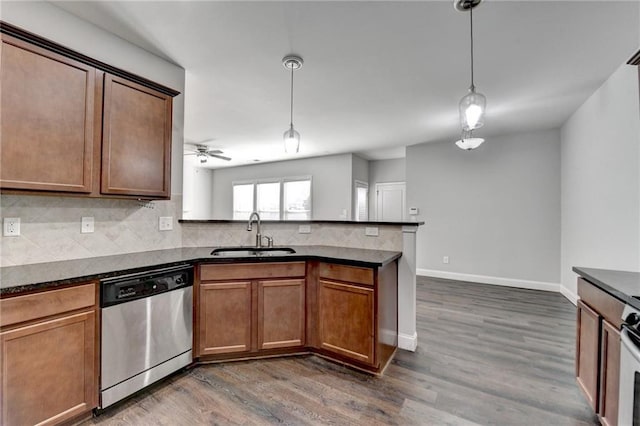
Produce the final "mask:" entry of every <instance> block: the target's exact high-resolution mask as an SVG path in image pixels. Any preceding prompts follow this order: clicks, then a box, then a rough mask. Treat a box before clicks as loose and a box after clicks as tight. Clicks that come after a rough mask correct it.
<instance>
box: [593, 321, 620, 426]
mask: <svg viewBox="0 0 640 426" xmlns="http://www.w3.org/2000/svg"><path fill="white" fill-rule="evenodd" d="M601 342H602V347H601V351H600V359H601V362H600V372H601V374H600V401H599V409H598V413H599V415H600V422H601V423H602V424H603V425H606V426H615V425H617V424H618V397H619V393H620V389H619V387H620V343H621V342H620V331H619V330H618V329H616V328H615V327H614V326H612V325H611V324H609V322H608V321H602V339H601Z"/></svg>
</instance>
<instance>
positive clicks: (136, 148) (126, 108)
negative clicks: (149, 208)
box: [101, 74, 172, 198]
mask: <svg viewBox="0 0 640 426" xmlns="http://www.w3.org/2000/svg"><path fill="white" fill-rule="evenodd" d="M171 115H172V98H171V96H169V95H165V94H163V93H160V92H158V91H155V90H152V89H149V88H147V87H144V86H142V85H139V84H136V83H133V82H131V81H128V80H125V79H123V78H120V77H116V76H113V75H110V74H105V77H104V106H103V127H102V183H101V192H102V193H103V194H115V195H135V196H142V197H153V198H165V197H166V198H168V197H169V196H170V184H171V182H170V174H171Z"/></svg>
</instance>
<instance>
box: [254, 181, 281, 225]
mask: <svg viewBox="0 0 640 426" xmlns="http://www.w3.org/2000/svg"><path fill="white" fill-rule="evenodd" d="M256 211H257V212H258V213H259V214H260V218H262V219H271V220H279V219H280V182H269V183H259V184H257V185H256Z"/></svg>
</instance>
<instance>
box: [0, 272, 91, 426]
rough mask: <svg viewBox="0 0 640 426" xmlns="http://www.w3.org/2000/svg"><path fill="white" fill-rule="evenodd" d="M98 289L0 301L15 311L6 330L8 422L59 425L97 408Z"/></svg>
mask: <svg viewBox="0 0 640 426" xmlns="http://www.w3.org/2000/svg"><path fill="white" fill-rule="evenodd" d="M96 291H97V290H96V285H95V284H93V283H90V284H86V285H81V286H78V287H72V288H67V289H61V290H53V291H45V292H42V293H36V294H31V295H25V296H18V297H12V298H6V299H2V300H0V310H1V311H2V312H3V313H4V312H7V313H8V314H9V315H8V317H6V318H3V321H2V329H0V344H1V345H2V358H1V361H0V364H1V369H0V376H1V377H0V383H1V385H0V389H1V390H2V393H1V399H2V414H1V417H2V424H5V425H23V424H24V425H26V424H47V425H49V424H59V423H61V422H64V421H67V420H70V419H74V418H77V417H78V416H81V415H83V414H89V415H90V411H91V410H92V409H93V408H95V407H96V406H97V402H98V381H97V372H98V370H99V369H98V358H97V357H98V352H99V351H98V336H97V310H96V309H97V308H96V300H97V299H96V294H97V293H96ZM34 312H37V313H39V316H38V315H34Z"/></svg>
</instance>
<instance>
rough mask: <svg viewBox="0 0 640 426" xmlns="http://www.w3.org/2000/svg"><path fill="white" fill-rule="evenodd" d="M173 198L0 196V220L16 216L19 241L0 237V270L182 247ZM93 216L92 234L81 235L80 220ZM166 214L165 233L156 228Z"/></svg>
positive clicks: (176, 199) (177, 206)
mask: <svg viewBox="0 0 640 426" xmlns="http://www.w3.org/2000/svg"><path fill="white" fill-rule="evenodd" d="M181 211H182V202H181V199H180V197H179V196H173V197H172V199H171V200H170V201H152V202H140V201H137V200H118V199H95V198H71V197H57V196H51V197H46V196H19V195H2V196H0V216H1V217H2V218H3V219H4V218H5V217H19V218H20V236H19V237H4V236H2V237H0V266H10V265H24V264H29V263H39V262H50V261H55V260H68V259H78V258H86V257H96V256H106V255H111V254H121V253H130V252H136V251H145V250H158V249H165V248H175V247H180V246H181V245H182V235H181V228H180V226H179V224H178V222H177V219H178V218H179V216H178V213H179V212H181ZM86 216H88V217H93V218H94V232H93V233H88V234H82V233H81V232H80V223H81V219H82V217H86ZM160 216H165V217H166V216H172V217H173V218H174V227H173V230H171V231H160V230H159V229H158V218H159V217H160Z"/></svg>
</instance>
